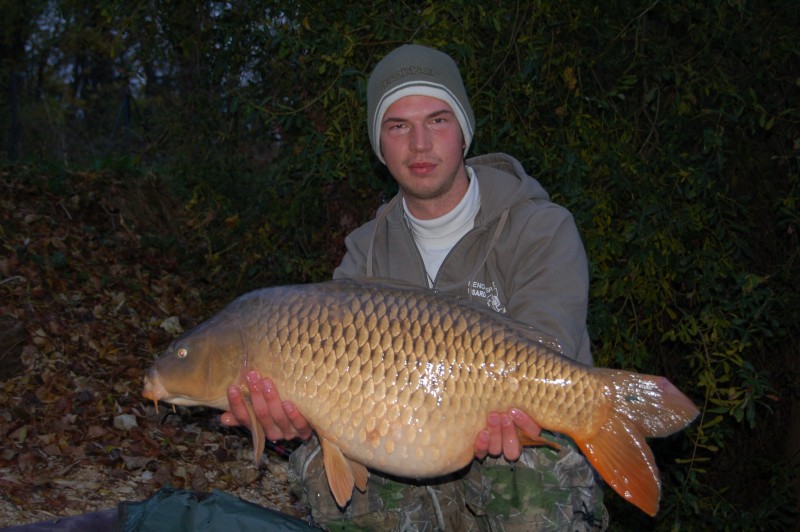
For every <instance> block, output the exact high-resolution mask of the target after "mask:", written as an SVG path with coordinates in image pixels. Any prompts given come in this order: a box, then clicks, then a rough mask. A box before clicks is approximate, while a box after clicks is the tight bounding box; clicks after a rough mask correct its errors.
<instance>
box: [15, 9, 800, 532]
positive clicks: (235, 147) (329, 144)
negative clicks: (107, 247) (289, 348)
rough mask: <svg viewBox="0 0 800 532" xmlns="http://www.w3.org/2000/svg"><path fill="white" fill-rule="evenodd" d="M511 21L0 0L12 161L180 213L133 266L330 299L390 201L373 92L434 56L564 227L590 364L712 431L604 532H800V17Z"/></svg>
mask: <svg viewBox="0 0 800 532" xmlns="http://www.w3.org/2000/svg"><path fill="white" fill-rule="evenodd" d="M497 4H498V5H496V6H489V5H487V4H486V3H484V2H472V1H467V0H452V1H448V2H422V1H411V0H409V1H404V2H392V3H386V4H384V3H382V2H338V3H337V2H305V1H288V0H287V1H261V0H259V1H256V0H242V1H240V2H231V3H228V2H216V1H205V2H193V1H187V0H175V1H171V0H148V1H131V2H128V1H125V2H123V1H119V0H106V1H101V2H95V3H86V2H80V1H78V0H31V1H28V2H25V3H20V2H13V1H11V0H0V12H2V13H3V17H2V21H1V22H0V32H1V33H0V46H1V47H2V48H1V50H2V61H3V62H2V68H0V83H2V91H3V97H2V98H0V128H1V129H0V131H2V133H1V134H2V137H0V141H1V149H2V158H3V159H4V165H5V166H6V169H7V170H8V169H12V170H13V169H14V168H16V167H18V166H19V165H23V164H24V165H35V166H36V167H37V168H40V169H42V171H43V172H45V173H47V172H50V173H52V174H53V175H60V173H61V172H64V171H65V170H75V169H81V170H83V171H87V172H98V173H102V174H104V175H112V176H114V178H115V179H117V178H122V179H124V180H126V181H128V182H130V183H131V186H130V187H127V188H126V189H125V190H123V191H122V192H121V193H122V194H130V196H129V197H123V198H122V199H123V200H125V199H127V200H129V204H130V205H132V206H135V205H139V206H147V205H148V204H152V203H153V202H155V201H159V202H162V201H164V202H170V203H174V205H175V207H174V209H172V210H168V211H167V212H168V213H169V216H167V217H166V218H163V219H159V220H154V223H153V224H152V227H149V228H147V231H148V234H149V235H150V236H149V237H148V239H146V240H145V241H143V243H142V245H143V246H147V247H148V248H149V249H156V250H159V249H160V250H165V252H166V250H168V251H169V252H170V253H175V254H176V256H177V257H179V259H180V264H181V267H182V268H186V269H195V270H196V269H201V270H202V271H204V272H206V274H205V278H206V279H207V286H205V287H203V290H204V293H205V297H207V298H219V299H220V301H225V300H227V299H230V298H231V297H233V296H234V295H236V294H238V293H240V292H243V291H245V290H248V289H250V288H253V287H255V286H259V285H268V284H277V283H289V282H308V281H319V280H324V279H326V278H328V277H329V275H330V272H331V271H332V269H333V267H334V266H335V265H336V264H337V263H338V260H339V259H340V257H341V254H342V253H343V239H344V236H345V235H346V234H347V233H348V232H349V231H351V230H352V229H354V228H355V227H357V226H358V225H359V224H360V223H362V222H363V221H365V220H367V219H368V218H369V217H370V216H371V215H372V213H373V212H374V210H375V208H376V207H377V206H378V205H379V204H380V202H381V201H382V200H383V199H385V198H387V197H388V196H389V195H390V194H391V193H392V192H393V190H394V185H393V183H392V181H391V179H390V177H389V176H388V175H387V173H386V171H385V169H384V168H383V167H382V166H381V165H380V164H379V163H378V162H377V161H376V160H375V158H374V156H373V155H372V152H371V150H370V148H369V144H368V141H367V135H366V130H365V127H364V123H365V110H364V104H365V99H366V98H365V84H366V78H367V75H368V73H369V72H370V70H371V69H372V67H373V65H374V64H375V62H376V61H377V60H378V59H379V58H380V57H382V56H383V55H384V54H385V53H386V52H388V51H389V50H390V49H392V48H394V47H395V46H397V45H399V44H401V43H404V42H412V41H413V42H419V43H423V44H428V45H431V46H435V47H439V48H441V49H443V50H444V51H446V52H448V53H449V54H451V55H452V56H453V57H454V58H455V59H456V60H457V61H458V63H459V64H460V67H461V70H462V72H463V74H464V76H465V81H466V84H467V89H468V92H469V93H470V95H471V97H472V103H473V107H474V109H475V113H476V116H477V117H478V122H479V126H478V131H477V134H476V137H475V141H474V145H473V148H472V152H473V153H475V154H480V153H486V152H491V151H505V152H508V153H511V154H513V155H515V156H517V157H518V158H520V159H521V160H522V161H523V163H524V164H525V166H526V167H527V168H528V169H529V170H530V171H531V173H532V174H534V175H535V176H536V177H537V178H538V179H539V180H540V181H541V182H542V183H543V184H544V185H545V187H546V188H547V189H548V190H549V191H550V193H551V194H552V195H553V196H554V198H555V200H556V201H558V202H560V203H561V204H563V205H565V206H567V207H568V208H570V209H571V210H572V212H573V213H574V214H575V216H576V219H577V222H578V225H579V228H580V230H581V232H582V235H583V238H584V241H585V243H586V247H587V252H588V254H589V258H590V262H591V275H592V298H591V309H590V324H589V325H590V332H591V335H592V339H593V344H594V352H595V357H596V361H597V363H598V364H600V365H607V366H615V367H624V368H633V369H636V370H639V371H644V372H651V373H659V374H665V375H667V376H669V378H670V379H671V380H672V381H673V382H675V383H676V384H677V385H678V386H679V387H680V388H681V389H683V390H684V391H686V392H687V393H688V394H689V395H690V396H692V397H693V398H694V400H695V401H696V402H697V403H698V404H699V405H700V406H701V407H702V409H703V414H702V417H701V419H700V420H699V421H698V422H697V423H696V424H695V425H694V426H693V427H692V428H691V429H689V430H687V431H685V432H683V433H681V434H679V435H677V436H675V437H673V438H670V439H668V440H665V441H658V442H653V447H654V449H655V451H656V454H657V457H658V459H659V464H660V467H661V470H662V477H663V483H664V495H663V498H662V510H661V512H660V513H659V515H658V516H657V518H656V519H655V520H650V519H645V518H644V517H643V516H642V514H640V513H639V512H637V511H636V510H635V509H633V508H632V507H629V506H628V505H625V504H624V503H621V502H619V500H618V499H617V498H613V497H609V499H610V502H609V504H610V510H611V512H612V516H613V526H614V527H616V528H619V529H628V528H632V527H637V528H638V527H643V526H644V527H654V528H656V529H662V530H667V529H673V528H687V529H709V528H714V529H720V528H732V529H741V528H745V529H750V530H754V529H769V530H772V529H784V528H789V527H791V526H792V523H796V522H797V521H796V520H797V509H798V506H797V505H798V495H797V493H798V482H800V477H798V460H800V457H799V456H798V450H800V421H798V419H800V409H798V406H799V405H800V403H798V382H799V381H800V379H799V378H798V368H797V363H796V360H797V358H798V332H797V323H798V321H800V304H799V303H798V288H799V287H798V275H797V274H798V258H800V257H799V256H798V254H799V250H800V248H799V247H798V234H797V231H798V222H799V221H800V220H799V218H800V215H799V214H798V196H799V195H800V194H799V187H800V108H799V105H798V104H799V103H800V44H798V43H800V20H798V18H799V17H798V9H797V6H796V5H795V2H792V1H790V0H772V1H766V0H761V1H745V0H719V1H716V2H707V1H701V0H675V1H672V2H660V1H659V0H648V1H645V2H642V1H632V2H614V1H600V2H598V1H596V0H594V1H588V0H575V1H572V2H555V1H548V0H529V1H525V0H519V1H516V2H505V3H502V5H499V4H501V3H497ZM142 194H148V195H149V196H148V198H146V199H145V200H142V198H141V195H142ZM165 198H168V200H167V199H165ZM142 208H144V207H142ZM159 212H161V211H159ZM178 219H180V220H181V221H182V222H184V223H185V224H188V227H189V228H190V233H191V234H187V233H186V232H185V231H178V230H176V229H175V228H176V227H178V224H177V223H175V220H178ZM183 226H184V225H181V227H183ZM5 251H6V250H4V251H3V252H5ZM753 494H759V496H753ZM764 494H769V496H762V495H764Z"/></svg>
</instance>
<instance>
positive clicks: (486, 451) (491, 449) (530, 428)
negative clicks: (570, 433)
mask: <svg viewBox="0 0 800 532" xmlns="http://www.w3.org/2000/svg"><path fill="white" fill-rule="evenodd" d="M517 429H519V430H520V431H521V432H523V433H525V434H526V435H527V436H528V437H529V438H531V439H535V438H537V437H538V436H539V434H540V433H541V432H542V428H541V427H540V426H539V425H538V424H537V423H536V422H535V421H534V420H533V419H531V417H530V416H529V415H528V414H526V413H525V412H523V411H521V410H517V409H516V408H512V409H511V410H509V411H508V412H489V416H488V420H487V422H486V428H485V429H484V430H482V431H480V432H479V433H478V437H477V438H475V458H477V459H478V460H483V459H484V458H486V457H487V456H495V457H496V456H500V455H503V456H504V457H505V459H506V460H508V461H509V462H514V461H515V460H517V459H518V458H519V456H520V454H522V446H521V445H520V443H519V435H518V434H517Z"/></svg>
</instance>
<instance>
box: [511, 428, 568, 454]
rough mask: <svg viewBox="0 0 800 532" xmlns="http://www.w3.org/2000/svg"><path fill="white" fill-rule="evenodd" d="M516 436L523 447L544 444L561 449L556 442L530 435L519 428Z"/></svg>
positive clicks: (557, 449)
mask: <svg viewBox="0 0 800 532" xmlns="http://www.w3.org/2000/svg"><path fill="white" fill-rule="evenodd" d="M517 438H518V439H519V444H520V445H522V446H524V447H530V446H540V445H546V446H547V447H550V448H552V449H555V450H556V451H560V450H561V446H560V445H559V444H558V443H556V442H554V441H550V440H548V439H547V438H544V437H542V436H531V435H529V434H528V433H527V432H523V431H521V430H519V429H517Z"/></svg>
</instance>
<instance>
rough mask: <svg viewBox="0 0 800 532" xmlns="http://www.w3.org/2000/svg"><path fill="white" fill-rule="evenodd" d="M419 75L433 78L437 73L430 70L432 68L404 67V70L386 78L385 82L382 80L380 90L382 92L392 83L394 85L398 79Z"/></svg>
mask: <svg viewBox="0 0 800 532" xmlns="http://www.w3.org/2000/svg"><path fill="white" fill-rule="evenodd" d="M420 74H422V75H425V76H435V75H437V74H438V72H437V71H436V70H434V69H432V68H425V67H418V66H410V67H404V68H401V69H400V70H398V71H397V72H395V73H394V74H392V75H391V76H389V77H388V78H386V79H385V80H383V83H382V84H381V88H382V89H383V90H386V88H387V87H388V86H389V85H391V84H392V83H394V82H395V81H397V80H398V79H400V78H404V77H406V76H418V75H420Z"/></svg>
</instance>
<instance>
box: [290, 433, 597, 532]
mask: <svg viewBox="0 0 800 532" xmlns="http://www.w3.org/2000/svg"><path fill="white" fill-rule="evenodd" d="M544 435H545V434H544V433H543V436H544ZM547 437H548V438H549V435H547ZM551 439H553V441H555V442H557V443H558V444H559V445H560V446H561V450H560V451H556V450H553V449H551V448H549V447H534V448H525V449H524V451H523V454H522V457H520V459H519V461H517V462H515V463H513V464H510V463H509V462H507V461H505V460H503V459H502V458H497V459H491V458H490V459H487V460H485V461H483V462H477V461H473V462H472V465H471V466H470V467H469V468H466V469H465V470H464V471H461V472H459V473H458V474H454V475H452V476H449V477H444V478H439V479H435V480H433V482H434V483H424V482H419V483H409V482H412V481H410V480H408V479H396V478H390V477H386V476H383V475H380V474H377V473H375V472H374V471H373V472H370V477H369V482H368V485H367V490H366V492H365V493H361V492H360V491H358V490H357V489H356V490H354V491H353V498H352V500H351V501H350V502H349V503H348V505H347V506H346V508H345V509H344V510H342V509H340V508H339V506H338V505H337V504H336V501H335V500H334V499H333V496H332V495H331V492H330V489H329V487H328V481H327V478H326V476H325V471H324V468H323V465H322V452H321V450H320V446H319V443H318V441H317V440H316V438H314V439H312V440H309V441H308V442H306V443H304V444H303V445H301V446H300V447H298V448H297V449H296V450H295V451H294V452H293V453H292V456H291V457H290V459H289V463H290V468H289V482H290V487H291V489H292V491H293V492H294V494H295V495H297V497H298V498H299V499H300V500H301V501H302V502H303V503H304V504H305V505H306V506H308V507H310V509H311V515H312V518H313V520H314V523H315V524H316V525H317V526H320V527H322V528H324V529H326V530H343V531H344V530H353V531H356V530H369V531H373V530H381V531H434V530H456V531H461V530H482V531H484V530H486V531H489V530H491V531H517V530H519V531H521V530H569V531H571V532H572V531H590V530H604V529H605V528H606V527H607V526H608V513H607V511H606V509H605V506H604V505H603V490H602V487H601V486H600V482H599V481H597V480H596V476H595V473H594V471H593V470H592V468H591V467H590V466H589V464H588V463H587V461H586V459H585V458H584V457H583V456H582V455H581V454H580V453H579V452H578V451H577V450H576V449H575V447H574V446H573V444H572V443H571V442H570V441H569V440H565V439H562V438H556V437H553V438H551Z"/></svg>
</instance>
